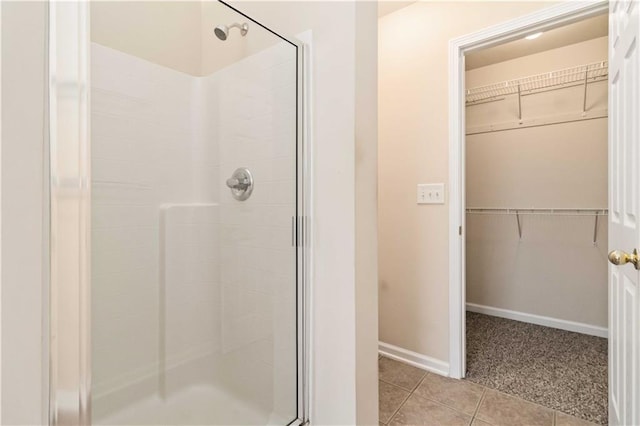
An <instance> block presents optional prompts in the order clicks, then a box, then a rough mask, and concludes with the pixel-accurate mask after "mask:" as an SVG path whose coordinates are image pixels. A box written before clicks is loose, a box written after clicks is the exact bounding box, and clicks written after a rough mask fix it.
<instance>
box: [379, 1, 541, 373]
mask: <svg viewBox="0 0 640 426" xmlns="http://www.w3.org/2000/svg"><path fill="white" fill-rule="evenodd" d="M549 5H550V3H545V2H537V3H535V2H533V3H530V2H497V3H487V2H478V3H474V2H459V3H439V2H438V3H435V2H434V3H432V2H419V3H416V4H413V5H411V6H408V7H406V8H404V9H401V10H399V11H397V12H395V13H392V14H390V15H387V16H385V17H383V18H382V19H380V21H379V62H378V65H379V120H380V121H379V138H380V139H379V151H378V155H379V162H378V164H379V204H378V206H379V226H378V230H379V274H380V277H379V286H380V300H379V308H380V335H379V338H380V340H381V341H383V342H386V343H390V344H393V345H396V346H399V347H402V348H405V349H408V350H411V351H415V352H418V353H420V354H423V355H426V356H429V357H432V358H436V359H438V360H443V361H445V362H446V361H447V360H448V355H449V354H448V345H449V332H448V331H449V330H448V329H449V312H448V305H449V286H448V280H449V276H448V270H449V256H448V246H449V243H448V226H449V223H448V222H449V217H448V205H447V204H444V205H416V184H418V183H430V182H444V183H445V184H448V166H447V164H448V147H449V142H448V130H447V129H448V127H447V126H448V115H447V108H448V81H449V71H448V42H449V40H450V39H451V38H454V37H458V36H462V35H465V34H468V33H472V32H474V31H477V30H480V29H482V28H485V27H487V26H490V25H493V24H497V23H500V22H502V21H505V20H508V19H511V18H514V17H517V16H521V15H524V14H527V13H530V12H532V11H535V10H538V9H541V8H544V7H548V6H549Z"/></svg>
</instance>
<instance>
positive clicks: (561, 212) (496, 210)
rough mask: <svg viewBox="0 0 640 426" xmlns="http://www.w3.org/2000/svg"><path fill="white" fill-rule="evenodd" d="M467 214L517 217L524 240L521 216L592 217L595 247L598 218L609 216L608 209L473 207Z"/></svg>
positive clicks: (519, 230)
mask: <svg viewBox="0 0 640 426" xmlns="http://www.w3.org/2000/svg"><path fill="white" fill-rule="evenodd" d="M466 213H467V214H479V215H510V216H511V215H512V216H515V217H516V224H517V225H518V237H519V238H520V239H522V223H521V222H520V216H523V215H524V216H526V215H542V216H591V217H593V218H594V222H593V238H592V242H593V245H594V246H595V245H596V243H597V242H598V222H599V221H598V218H599V217H600V216H607V215H608V214H609V210H608V209H600V208H592V209H584V208H580V209H567V208H560V209H540V208H522V209H521V208H504V207H502V208H501V207H473V208H467V209H466Z"/></svg>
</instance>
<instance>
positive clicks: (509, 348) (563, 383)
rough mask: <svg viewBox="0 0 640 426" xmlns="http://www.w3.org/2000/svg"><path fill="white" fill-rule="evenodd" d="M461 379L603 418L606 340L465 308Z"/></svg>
mask: <svg viewBox="0 0 640 426" xmlns="http://www.w3.org/2000/svg"><path fill="white" fill-rule="evenodd" d="M466 378H467V380H469V381H472V382H475V383H478V384H481V385H484V386H487V387H489V388H493V389H497V390H499V391H502V392H505V393H508V394H511V395H515V396H518V397H520V398H522V399H525V400H528V401H531V402H535V403H538V404H540V405H543V406H546V407H549V408H552V409H555V410H558V411H561V412H564V413H567V414H570V415H573V416H576V417H580V418H582V419H585V420H588V421H591V422H594V423H600V424H606V423H607V405H608V402H607V339H603V338H600V337H594V336H588V335H585V334H579V333H572V332H570V331H564V330H558V329H555V328H549V327H542V326H539V325H534V324H528V323H524V322H519V321H512V320H508V319H503V318H497V317H492V316H488V315H482V314H476V313H473V312H467V377H466Z"/></svg>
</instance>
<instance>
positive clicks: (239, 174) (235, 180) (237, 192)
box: [226, 168, 253, 201]
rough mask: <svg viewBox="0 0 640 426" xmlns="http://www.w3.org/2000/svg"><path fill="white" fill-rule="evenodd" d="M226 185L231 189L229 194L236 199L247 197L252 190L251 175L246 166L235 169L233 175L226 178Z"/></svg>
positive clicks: (241, 199)
mask: <svg viewBox="0 0 640 426" xmlns="http://www.w3.org/2000/svg"><path fill="white" fill-rule="evenodd" d="M226 184H227V186H228V187H229V189H231V195H233V198H235V199H236V200H238V201H244V200H246V199H247V198H249V195H251V192H252V191H253V176H251V172H250V171H249V170H248V169H246V168H240V169H236V171H234V172H233V175H232V176H231V177H230V178H229V179H227V181H226Z"/></svg>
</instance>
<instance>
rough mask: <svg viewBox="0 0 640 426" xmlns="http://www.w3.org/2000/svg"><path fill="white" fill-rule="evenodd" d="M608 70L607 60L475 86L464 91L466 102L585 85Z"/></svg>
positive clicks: (597, 79)
mask: <svg viewBox="0 0 640 426" xmlns="http://www.w3.org/2000/svg"><path fill="white" fill-rule="evenodd" d="M608 70H609V63H608V61H600V62H595V63H591V64H586V65H580V66H577V67H572V68H566V69H563V70H558V71H552V72H547V73H542V74H536V75H532V76H529V77H523V78H517V79H514V80H508V81H502V82H499V83H493V84H489V85H486V86H480V87H475V88H472V89H468V90H467V91H466V103H467V105H473V104H477V103H482V102H486V101H491V100H494V99H497V98H502V97H504V96H508V95H515V94H521V95H525V94H531V93H535V92H540V91H544V90H547V89H552V88H562V87H570V86H575V85H583V84H584V85H586V84H588V83H593V82H596V81H604V80H606V79H607V78H608V75H609V71H608Z"/></svg>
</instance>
